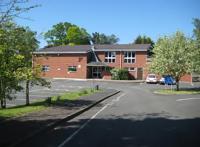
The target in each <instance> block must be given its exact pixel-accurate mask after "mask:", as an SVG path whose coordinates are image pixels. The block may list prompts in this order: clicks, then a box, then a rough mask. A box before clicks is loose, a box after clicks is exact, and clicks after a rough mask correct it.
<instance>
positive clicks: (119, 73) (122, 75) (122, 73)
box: [111, 68, 129, 80]
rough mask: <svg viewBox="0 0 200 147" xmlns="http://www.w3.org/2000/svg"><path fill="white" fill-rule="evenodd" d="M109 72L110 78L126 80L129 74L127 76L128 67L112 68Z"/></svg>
mask: <svg viewBox="0 0 200 147" xmlns="http://www.w3.org/2000/svg"><path fill="white" fill-rule="evenodd" d="M111 74H112V80H128V79H129V76H128V74H129V73H128V69H125V68H123V69H118V68H114V69H112V70H111Z"/></svg>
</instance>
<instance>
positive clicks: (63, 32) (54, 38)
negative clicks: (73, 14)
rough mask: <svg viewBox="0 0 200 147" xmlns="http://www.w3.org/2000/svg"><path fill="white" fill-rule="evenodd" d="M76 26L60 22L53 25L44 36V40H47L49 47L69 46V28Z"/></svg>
mask: <svg viewBox="0 0 200 147" xmlns="http://www.w3.org/2000/svg"><path fill="white" fill-rule="evenodd" d="M72 26H75V25H73V24H71V23H69V22H60V23H58V24H56V25H53V27H52V29H51V30H49V31H47V32H46V33H45V34H44V38H45V39H46V40H47V43H48V46H59V45H67V44H69V40H68V39H67V38H66V36H67V31H68V29H69V27H72Z"/></svg>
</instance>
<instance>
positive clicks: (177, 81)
mask: <svg viewBox="0 0 200 147" xmlns="http://www.w3.org/2000/svg"><path fill="white" fill-rule="evenodd" d="M176 91H179V80H178V79H176Z"/></svg>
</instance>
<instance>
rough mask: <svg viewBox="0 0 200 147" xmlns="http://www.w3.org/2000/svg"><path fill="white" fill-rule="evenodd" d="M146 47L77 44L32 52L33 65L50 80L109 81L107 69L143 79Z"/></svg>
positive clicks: (141, 45)
mask: <svg viewBox="0 0 200 147" xmlns="http://www.w3.org/2000/svg"><path fill="white" fill-rule="evenodd" d="M149 47H150V45H149V44H115V45H78V46H58V47H50V48H44V49H41V50H39V51H37V52H34V53H33V64H34V66H35V65H37V64H39V65H41V66H42V76H43V77H50V78H80V79H86V78H104V79H110V78H111V75H110V73H109V72H108V70H107V69H108V68H127V69H128V71H129V76H130V78H132V79H145V77H146V74H147V72H146V70H145V68H146V65H147V50H148V49H149Z"/></svg>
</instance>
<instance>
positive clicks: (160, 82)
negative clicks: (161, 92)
mask: <svg viewBox="0 0 200 147" xmlns="http://www.w3.org/2000/svg"><path fill="white" fill-rule="evenodd" d="M159 84H161V85H164V84H165V78H164V77H161V78H160V80H159Z"/></svg>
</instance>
